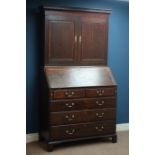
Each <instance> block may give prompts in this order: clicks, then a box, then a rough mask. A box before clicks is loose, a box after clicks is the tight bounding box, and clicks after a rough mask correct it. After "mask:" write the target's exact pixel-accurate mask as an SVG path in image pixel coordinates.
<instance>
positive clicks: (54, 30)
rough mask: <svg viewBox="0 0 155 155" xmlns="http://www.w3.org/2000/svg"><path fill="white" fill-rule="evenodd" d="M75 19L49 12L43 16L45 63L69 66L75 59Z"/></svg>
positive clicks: (66, 14)
mask: <svg viewBox="0 0 155 155" xmlns="http://www.w3.org/2000/svg"><path fill="white" fill-rule="evenodd" d="M77 26H78V25H77V18H74V16H72V15H71V14H69V13H66V12H65V13H63V12H55V11H54V12H50V14H48V15H46V16H45V27H46V28H45V30H46V32H45V38H46V39H45V44H46V45H45V48H46V49H45V52H46V54H45V63H46V64H53V65H65V64H66V65H70V64H75V63H76V58H77V39H78V38H77V33H78V27H77Z"/></svg>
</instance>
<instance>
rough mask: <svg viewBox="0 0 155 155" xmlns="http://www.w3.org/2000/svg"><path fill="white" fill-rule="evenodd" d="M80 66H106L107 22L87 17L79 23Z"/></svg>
mask: <svg viewBox="0 0 155 155" xmlns="http://www.w3.org/2000/svg"><path fill="white" fill-rule="evenodd" d="M80 41H81V42H80V43H81V44H80V48H81V53H80V60H79V61H80V63H81V64H106V60H107V21H106V19H105V20H100V21H99V20H98V19H97V20H95V18H93V20H92V19H91V17H90V20H89V18H88V17H87V18H86V20H84V19H82V21H81V40H80Z"/></svg>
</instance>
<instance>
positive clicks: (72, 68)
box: [39, 6, 117, 151]
mask: <svg viewBox="0 0 155 155" xmlns="http://www.w3.org/2000/svg"><path fill="white" fill-rule="evenodd" d="M110 12H111V11H110V10H108V9H104V10H101V9H93V10H92V9H81V8H59V7H51V6H44V7H42V17H43V18H42V21H43V60H42V64H43V66H42V68H43V70H41V92H40V96H41V104H40V131H39V138H40V139H45V140H46V142H47V150H48V151H52V150H53V145H54V144H58V143H62V142H69V141H76V140H84V139H93V138H103V137H111V138H112V142H113V143H115V142H117V136H116V100H117V84H116V82H115V80H114V78H113V75H112V72H111V70H110V68H109V67H107V49H108V48H107V47H108V20H109V14H110Z"/></svg>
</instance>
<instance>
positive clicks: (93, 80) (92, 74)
mask: <svg viewBox="0 0 155 155" xmlns="http://www.w3.org/2000/svg"><path fill="white" fill-rule="evenodd" d="M45 74H46V77H47V81H48V85H49V88H74V87H76V88H77V87H94V86H95V87H97V86H116V83H115V81H114V78H113V76H112V73H111V70H110V68H109V67H104V66H94V67H93V66H92V67H87V66H61V67H54V66H53V67H45Z"/></svg>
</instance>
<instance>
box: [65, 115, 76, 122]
mask: <svg viewBox="0 0 155 155" xmlns="http://www.w3.org/2000/svg"><path fill="white" fill-rule="evenodd" d="M65 118H66V119H67V120H68V121H72V120H73V119H74V118H75V115H74V114H73V115H71V116H68V115H66V116H65Z"/></svg>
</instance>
